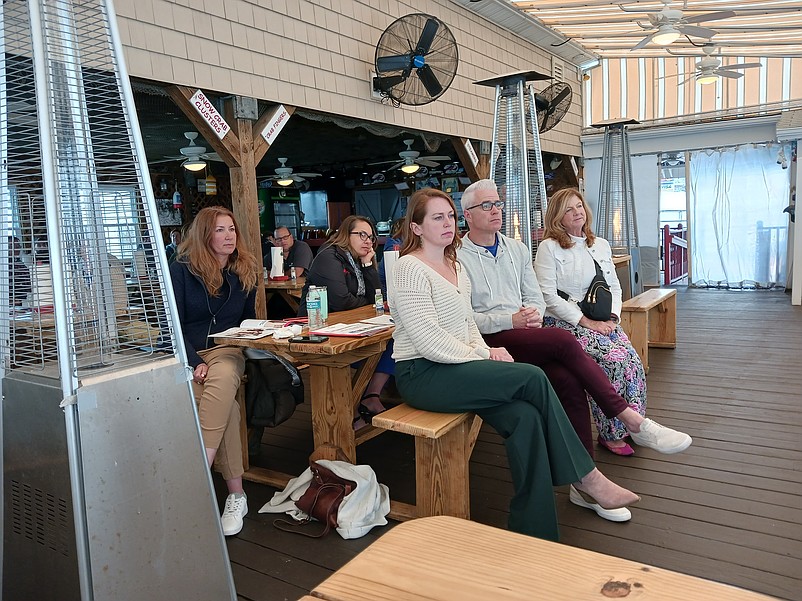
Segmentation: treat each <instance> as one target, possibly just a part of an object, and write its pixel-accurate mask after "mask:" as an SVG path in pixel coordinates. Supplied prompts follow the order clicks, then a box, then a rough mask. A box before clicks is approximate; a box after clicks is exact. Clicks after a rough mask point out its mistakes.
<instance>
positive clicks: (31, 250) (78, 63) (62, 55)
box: [0, 0, 176, 377]
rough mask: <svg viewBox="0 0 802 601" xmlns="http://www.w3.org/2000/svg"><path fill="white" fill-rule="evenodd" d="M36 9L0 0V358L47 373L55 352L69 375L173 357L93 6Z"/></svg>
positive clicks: (148, 202)
mask: <svg viewBox="0 0 802 601" xmlns="http://www.w3.org/2000/svg"><path fill="white" fill-rule="evenodd" d="M37 4H38V5H39V9H38V10H39V12H38V14H36V15H35V18H33V19H32V18H31V17H29V13H28V4H27V3H26V2H23V1H20V0H9V1H6V2H5V3H4V4H3V7H2V20H0V26H1V27H2V31H0V36H2V37H0V45H2V53H0V55H1V58H0V60H2V63H0V109H1V110H0V135H1V136H2V139H1V141H2V142H3V143H2V150H0V152H2V153H3V156H2V159H3V166H4V170H3V171H2V172H0V219H1V220H2V224H3V229H4V231H5V232H6V236H7V237H8V241H9V242H8V244H7V245H6V244H4V245H3V246H8V248H7V249H4V251H3V253H4V256H3V257H2V261H0V269H2V270H3V271H5V272H6V273H4V274H0V275H2V276H5V277H2V278H0V279H2V281H3V282H7V285H5V286H3V285H0V304H1V305H2V314H0V337H2V340H3V342H4V343H5V344H3V345H2V349H0V353H1V354H0V357H1V358H2V365H3V368H4V369H5V370H6V371H7V372H8V371H9V370H11V371H13V370H26V371H31V370H35V371H38V372H40V373H42V374H44V375H48V376H52V377H58V375H59V374H58V368H57V365H58V360H59V354H62V355H63V354H66V355H64V356H63V357H62V360H64V358H65V357H66V359H67V361H68V362H69V365H70V368H71V370H72V374H73V376H75V377H81V376H82V375H88V374H89V373H92V374H97V373H99V372H103V371H105V370H117V369H120V368H122V367H128V366H133V365H140V364H144V363H149V362H151V361H152V360H153V353H155V352H165V353H175V352H176V345H175V340H174V336H173V327H172V323H173V320H172V318H171V315H170V311H168V310H167V309H168V307H167V306H166V305H165V293H166V290H165V288H164V286H165V282H167V281H168V274H166V273H165V270H166V262H165V261H164V259H163V256H162V255H163V250H162V247H161V242H160V241H157V240H156V235H155V224H156V222H157V220H156V216H155V208H154V203H153V200H152V192H151V191H150V188H149V184H148V183H146V177H147V174H146V172H145V171H143V170H142V167H143V166H144V163H142V164H140V162H139V161H138V160H137V157H138V154H137V147H136V145H135V137H134V135H133V134H132V133H131V132H132V130H131V126H132V124H131V122H130V119H131V115H134V112H133V106H127V103H126V101H125V98H126V96H125V94H124V92H123V88H122V84H121V81H120V80H119V76H118V69H117V65H116V63H115V54H114V52H113V48H112V45H111V42H110V35H109V31H108V28H107V25H106V23H107V16H106V14H105V10H104V6H103V4H102V2H99V1H97V0H94V1H84V2H77V1H72V2H70V1H66V0H52V1H47V2H41V3H37ZM39 19H41V23H39ZM32 33H33V35H32ZM40 36H41V37H40ZM39 39H41V42H42V49H41V50H40V45H39V43H35V40H39ZM34 47H36V51H34V50H33V48H34ZM34 73H35V75H34ZM37 97H38V98H39V99H40V102H39V104H38V107H37ZM39 110H45V111H46V115H44V120H38V117H39ZM40 123H42V125H40ZM40 127H41V128H42V129H41V130H40ZM137 139H138V138H137ZM139 155H140V156H141V153H139ZM168 285H169V284H168ZM65 332H66V335H64V333H65ZM90 370H91V371H90Z"/></svg>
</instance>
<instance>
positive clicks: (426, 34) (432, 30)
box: [415, 19, 440, 54]
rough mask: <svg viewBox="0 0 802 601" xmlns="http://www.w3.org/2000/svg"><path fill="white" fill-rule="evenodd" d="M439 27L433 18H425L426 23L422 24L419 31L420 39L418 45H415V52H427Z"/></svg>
mask: <svg viewBox="0 0 802 601" xmlns="http://www.w3.org/2000/svg"><path fill="white" fill-rule="evenodd" d="M439 28H440V26H439V25H438V24H437V21H435V20H434V19H427V20H426V25H424V26H423V31H421V34H420V39H419V40H418V45H417V46H415V54H426V53H427V52H429V48H431V46H432V42H433V41H434V36H436V35H437V30H438V29H439Z"/></svg>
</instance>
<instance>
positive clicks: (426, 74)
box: [373, 13, 459, 105]
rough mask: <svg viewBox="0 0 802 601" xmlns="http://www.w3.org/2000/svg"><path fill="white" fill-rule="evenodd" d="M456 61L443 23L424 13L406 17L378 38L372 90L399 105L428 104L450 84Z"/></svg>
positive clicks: (446, 28)
mask: <svg viewBox="0 0 802 601" xmlns="http://www.w3.org/2000/svg"><path fill="white" fill-rule="evenodd" d="M458 62H459V57H458V52H457V42H456V40H455V39H454V36H453V34H452V33H451V31H450V30H449V29H448V27H447V26H446V24H445V23H443V22H442V21H441V20H440V19H438V18H437V17H433V16H431V15H426V14H423V13H413V14H409V15H405V16H403V17H401V18H399V19H396V20H395V21H393V22H392V23H391V24H390V26H389V27H388V28H387V29H386V30H385V31H384V33H382V35H381V37H380V38H379V43H378V44H377V45H376V58H375V67H376V73H377V76H376V77H374V78H373V89H374V90H376V91H377V92H379V93H380V94H381V95H382V96H383V97H385V98H389V99H390V100H392V101H394V102H398V103H400V104H410V105H421V104H427V103H429V102H432V101H433V100H436V99H437V98H439V97H440V96H441V95H442V94H443V93H444V92H445V91H446V90H447V89H448V86H450V85H451V82H452V81H453V80H454V76H455V75H456V73H457V64H458Z"/></svg>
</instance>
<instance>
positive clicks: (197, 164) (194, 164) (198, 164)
mask: <svg viewBox="0 0 802 601" xmlns="http://www.w3.org/2000/svg"><path fill="white" fill-rule="evenodd" d="M181 166H182V167H183V168H184V169H186V170H187V171H200V170H201V169H206V161H204V160H202V159H187V160H186V161H184V162H183V163H181Z"/></svg>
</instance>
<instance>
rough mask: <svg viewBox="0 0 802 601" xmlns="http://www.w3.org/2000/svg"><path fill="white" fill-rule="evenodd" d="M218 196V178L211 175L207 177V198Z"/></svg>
mask: <svg viewBox="0 0 802 601" xmlns="http://www.w3.org/2000/svg"><path fill="white" fill-rule="evenodd" d="M216 195H217V178H216V177H215V176H213V175H212V174H211V173H210V174H209V175H207V176H206V196H216Z"/></svg>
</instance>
